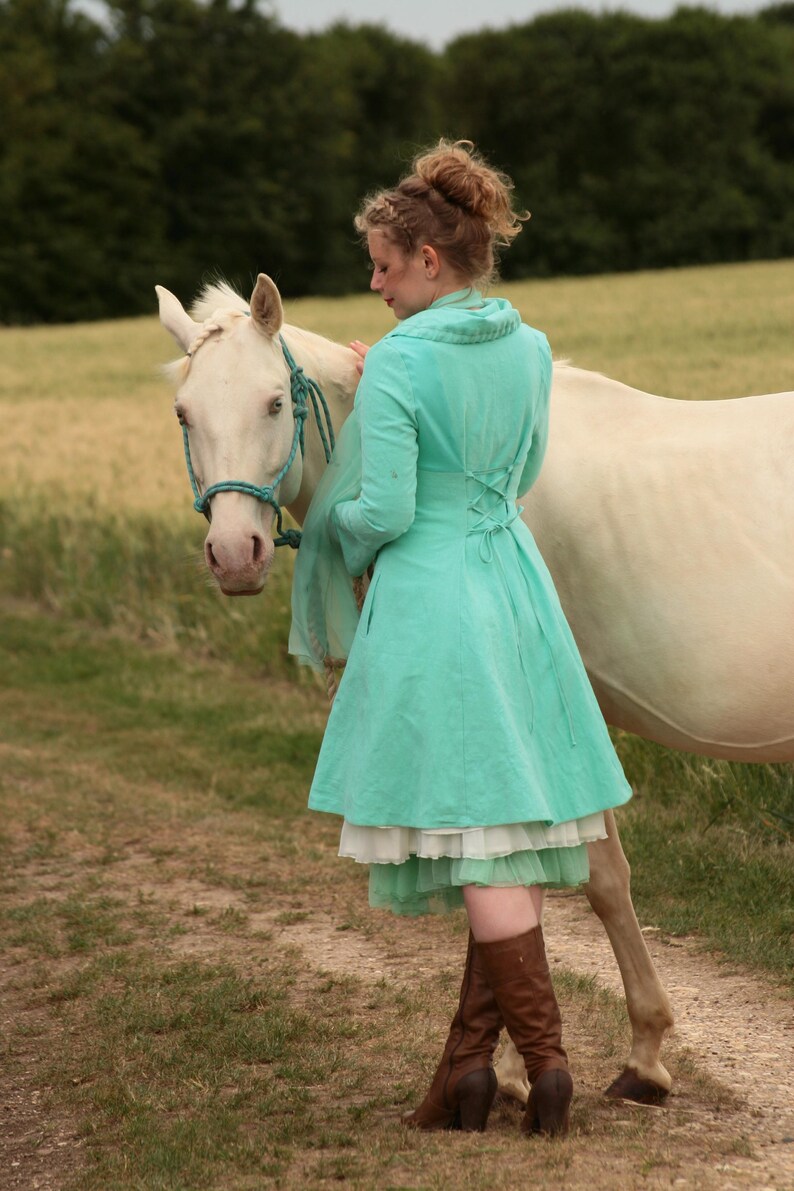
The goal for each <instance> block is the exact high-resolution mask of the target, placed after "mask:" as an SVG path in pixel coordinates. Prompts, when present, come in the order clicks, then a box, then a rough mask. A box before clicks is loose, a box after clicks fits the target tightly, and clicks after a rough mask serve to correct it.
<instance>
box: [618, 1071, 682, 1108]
mask: <svg viewBox="0 0 794 1191" xmlns="http://www.w3.org/2000/svg"><path fill="white" fill-rule="evenodd" d="M668 1091H669V1089H668V1088H663V1087H661V1086H660V1085H659V1084H658V1083H653V1081H652V1080H650V1079H643V1078H642V1076H640V1075H638V1074H637V1072H636V1071H632V1069H631V1067H624V1068H623V1070H622V1071H621V1073H620V1075H619V1076H618V1077H617V1079H616V1080H615V1081H614V1083H611V1084H610V1085H609V1087H608V1088H607V1090H606V1091H605V1092H604V1095H605V1096H609V1097H610V1099H612V1100H633V1101H634V1102H635V1104H662V1103H663V1102H664V1101H665V1100H666V1099H667V1094H668Z"/></svg>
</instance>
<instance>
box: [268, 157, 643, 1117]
mask: <svg viewBox="0 0 794 1191" xmlns="http://www.w3.org/2000/svg"><path fill="white" fill-rule="evenodd" d="M510 189H511V184H510V182H509V180H508V179H507V178H505V177H504V176H503V175H501V174H499V173H497V172H496V171H495V170H493V169H491V168H490V167H489V166H488V165H487V164H486V163H485V162H484V161H483V160H482V159H481V158H480V157H479V156H478V155H477V154H476V153H475V152H474V151H473V147H472V146H471V144H470V143H469V142H465V141H459V142H456V143H454V144H452V143H449V142H444V141H442V142H441V143H440V144H439V145H438V146H437V147H436V148H435V149H433V150H431V151H429V152H427V153H424V154H423V155H421V156H419V157H418V158H417V159H416V160H415V162H414V164H413V169H412V172H411V173H410V174H409V175H408V176H407V177H405V178H404V179H403V180H402V181H401V182H400V183H399V184H398V186H397V187H396V188H395V189H393V190H387V191H383V192H381V193H379V194H376V195H374V196H371V197H370V198H369V199H367V200H366V202H365V203H364V205H363V207H362V209H361V211H360V213H359V215H358V217H357V220H356V227H357V229H358V230H359V232H360V233H361V234H362V236H364V237H366V241H367V245H368V248H369V253H370V256H371V258H372V263H373V269H374V272H373V278H372V285H371V288H372V289H373V290H374V291H375V292H376V293H378V294H380V296H381V298H382V299H383V300H384V301H385V302H386V304H387V305H388V306H389V307H390V308H391V309H392V311H393V312H394V314H395V316H396V318H397V319H398V320H399V322H398V325H397V327H396V328H395V329H394V330H393V331H391V332H390V333H389V334H387V335H386V336H385V337H384V338H383V339H382V340H381V341H380V342H379V343H377V344H376V345H375V346H374V347H373V348H371V349H370V350H369V352H368V353H367V354H366V361H365V363H364V366H363V375H362V380H361V383H360V385H359V389H358V393H357V396H356V410H355V415H354V417H353V420H352V421H351V422H350V424H349V425H348V424H346V427H345V431H346V432H347V433H346V437H344V438H343V439H342V440H340V444H339V447H338V449H337V453H336V456H335V459H334V464H333V466H332V468H330V469H329V472H328V474H327V477H326V481H325V483H324V485H322V486H321V489H320V490H319V491H318V494H317V497H316V498H315V501H314V502H313V506H312V510H311V515H310V518H309V519H307V525H306V526H305V531H306V532H305V536H304V543H303V545H302V546H301V550H300V551H299V553H298V563H297V570H296V584H295V592H296V603H295V620H294V631H293V639H292V642H291V648H293V651H294V652H298V653H301V654H303V655H304V656H306V655H308V654H310V653H311V652H312V647H313V648H314V652H315V660H319V658H318V656H317V646H318V644H319V643H320V639H322V641H323V642H325V643H327V642H328V641H330V640H334V641H336V642H337V646H336V648H337V650H339V649H342V650H345V649H346V647H345V646H344V644H342V645H341V646H340V645H339V644H338V640H339V636H340V634H338V633H337V634H336V636H335V635H334V633H335V630H334V625H333V624H329V623H326V624H322V623H320V622H322V621H323V618H325V621H326V622H332V621H334V620H335V619H338V610H339V601H338V598H337V597H336V596H333V597H332V596H329V592H332V591H333V589H334V583H333V582H329V581H327V574H328V573H329V572H326V579H325V580H320V579H318V571H317V569H316V568H315V566H314V564H313V561H312V560H313V559H316V557H317V549H318V543H319V544H320V545H319V550H320V553H322V551H323V549H326V550H330V551H333V549H336V550H337V558H338V559H339V560H343V561H344V566H345V568H346V571H347V573H348V574H349V575H352V576H357V575H361V574H363V573H364V572H366V571H367V569H368V568H371V567H373V564H374V571H373V572H372V580H371V583H370V586H369V590H368V592H367V597H366V601H365V603H364V606H363V610H362V613H361V618H360V622H359V623H358V628H357V630H356V631H355V636H354V639H353V641H352V647H351V648H350V651H349V659H348V662H347V667H346V670H345V676H344V681H343V682H342V684H341V686H340V689H339V693H338V695H337V697H336V699H335V702H334V705H333V708H332V710H331V715H330V718H329V721H328V727H327V730H326V733H325V738H324V741H323V745H322V749H321V752H320V757H319V760H318V764H317V770H316V773H315V776H314V781H313V784H312V789H311V795H310V800H309V805H310V806H311V807H312V808H314V809H315V810H321V811H329V812H332V813H334V814H339V815H342V816H344V824H343V827H342V838H341V846H340V855H343V856H349V857H352V858H353V859H355V860H357V861H359V862H361V863H367V864H369V865H370V866H371V867H370V904H371V905H373V906H381V907H388V908H390V909H392V910H394V911H395V912H396V913H403V914H422V913H426V912H429V911H432V910H435V909H445V908H449V907H451V906H456V905H461V904H462V905H465V908H466V911H467V913H468V917H469V925H470V928H471V930H470V936H469V949H468V955H467V960H466V968H465V971H464V976H463V984H462V987H461V995H460V1003H459V1006H458V1010H457V1013H456V1015H455V1018H454V1020H453V1022H452V1026H451V1029H450V1034H449V1038H448V1041H447V1045H446V1048H445V1051H444V1055H443V1058H442V1061H441V1064H440V1065H439V1068H438V1071H437V1072H436V1076H435V1078H434V1080H433V1083H432V1085H431V1088H430V1090H429V1091H428V1094H427V1096H426V1097H425V1100H424V1102H423V1103H422V1104H421V1105H420V1107H419V1108H418V1109H416V1110H415V1111H414V1112H413V1113H411V1114H409V1115H408V1116H407V1117H406V1118H405V1120H406V1123H408V1124H410V1125H413V1126H415V1127H417V1128H423V1129H434V1128H444V1127H449V1126H452V1125H456V1124H457V1125H460V1126H461V1127H463V1128H464V1129H472V1130H481V1129H484V1128H485V1124H486V1120H487V1117H488V1113H489V1110H490V1107H491V1103H492V1101H493V1097H494V1095H495V1091H496V1077H495V1075H494V1072H493V1051H494V1048H495V1046H496V1043H497V1040H498V1038H499V1033H500V1030H501V1028H502V1025H503V1024H504V1025H506V1026H507V1029H508V1031H509V1032H510V1035H511V1037H512V1038H513V1041H514V1042H515V1044H516V1046H517V1048H518V1050H519V1053H520V1054H521V1055H522V1057H523V1058H524V1061H525V1064H526V1068H527V1074H528V1078H529V1081H530V1084H531V1092H530V1098H529V1103H528V1106H527V1113H526V1117H525V1128H526V1129H527V1131H530V1132H541V1133H547V1134H557V1133H562V1132H565V1131H566V1129H567V1127H568V1114H569V1105H570V1101H571V1096H572V1090H573V1085H572V1081H571V1076H570V1073H569V1071H568V1063H567V1057H566V1053H565V1050H564V1049H563V1046H562V1038H561V1022H560V1014H559V1009H558V1007H557V1002H556V999H555V996H554V991H553V988H552V984H551V980H550V976H549V968H548V964H547V962H546V956H545V951H544V945H543V933H542V929H541V913H542V907H543V895H544V890H545V889H546V888H548V887H550V886H551V887H558V886H570V885H576V884H578V883H580V882H582V881H585V880H587V877H588V875H589V870H588V863H587V851H586V844H587V842H588V841H591V840H595V839H601V838H604V836H605V834H606V832H605V829H604V820H603V811H604V810H605V809H607V808H608V807H614V806H617V805H619V804H621V803H623V802H625V801H626V800H627V799H628V798H629V797H630V794H631V790H630V787H629V786H628V784H627V782H626V780H625V777H624V776H623V773H622V770H621V768H620V764H619V762H618V760H617V757H616V755H615V753H614V750H613V748H612V745H611V743H610V740H609V736H608V734H607V730H606V727H605V724H604V721H603V719H602V717H601V715H600V712H599V710H598V706H597V704H596V702H595V698H594V696H593V693H592V690H591V687H590V684H589V682H588V679H587V676H586V674H585V672H584V667H583V665H582V662H581V659H580V657H579V654H578V652H577V650H576V646H575V644H574V642H573V638H572V636H571V633H570V630H569V628H568V625H567V623H566V621H565V618H564V616H563V613H562V611H561V609H560V605H559V601H558V598H557V595H556V592H555V590H554V587H553V584H552V581H551V578H550V576H549V573H548V571H547V569H546V567H545V565H544V563H543V561H542V559H541V557H540V555H539V553H538V550H537V547H536V546H535V543H534V540H533V538H532V535H531V534H530V532H529V530H528V529H527V527H526V526H525V525H524V523H523V522H522V521H521V520H520V518H519V512H520V508H519V507H518V506H517V505H516V498H517V496H518V495H519V494H520V493H523V492H526V491H527V489H528V488H529V487H530V486H531V484H532V483H533V482H534V480H535V479H536V477H537V475H538V472H539V470H540V466H541V462H542V459H543V454H544V450H545V445H546V437H547V429H548V402H549V393H550V387H551V355H550V351H549V347H548V344H547V342H546V339H545V337H544V336H543V335H542V334H541V333H540V332H538V331H535V330H533V329H531V328H530V327H528V326H525V325H523V324H522V323H521V320H520V317H519V315H518V313H517V312H516V311H515V310H514V309H513V308H512V307H511V306H510V304H509V303H508V302H506V301H504V300H502V299H484V298H483V297H482V294H481V292H480V289H479V288H478V287H479V286H482V285H483V284H486V283H487V282H488V281H489V280H490V278H491V275H492V273H493V269H494V250H495V248H496V247H497V246H500V245H507V244H509V243H510V241H511V240H512V238H513V237H514V236H515V235H516V234H517V233H518V232H519V231H520V228H521V222H520V220H521V218H522V217H520V216H517V215H516V213H515V212H514V211H513V208H512V205H511V196H510ZM354 346H356V347H357V350H359V354H361V355H362V357H363V355H364V354H365V351H366V349H364V348H363V345H354ZM358 452H360V459H359V456H358V454H357V453H358ZM335 469H336V470H335ZM345 497H347V499H346V498H345ZM302 556H303V557H302ZM330 566H331V568H332V566H333V564H330ZM308 621H311V624H308V623H307V622H308ZM342 635H343V634H342ZM307 640H310V642H311V645H309V646H307V645H306V644H305V642H306V641H307ZM326 647H327V646H326V645H322V647H321V651H320V653H322V650H323V649H325V648H326ZM330 652H333V650H330Z"/></svg>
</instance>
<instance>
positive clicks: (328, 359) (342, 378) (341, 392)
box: [282, 323, 359, 523]
mask: <svg viewBox="0 0 794 1191" xmlns="http://www.w3.org/2000/svg"><path fill="white" fill-rule="evenodd" d="M282 334H283V336H284V338H285V340H286V342H287V347H288V348H289V349H290V351H291V352H292V355H293V356H294V357H295V360H296V362H297V363H298V364H299V365H300V367H301V368H302V369H303V371H304V373H305V374H306V376H307V377H310V378H311V379H312V380H314V381H316V382H317V384H318V386H319V387H320V390H321V392H322V394H323V396H324V397H325V400H326V402H327V404H328V410H329V413H330V415H331V423H332V425H333V428H334V433H335V434H338V433H339V430H340V429H341V426H342V423H343V422H344V420H345V418H346V417H347V415H348V414H349V413H350V411H351V409H352V408H353V398H354V397H355V395H356V387H357V385H358V379H359V378H358V372H357V370H356V359H357V357H356V354H355V352H353V351H352V350H351V349H350V348H349V347H343V346H342V345H341V344H340V343H333V342H332V341H331V340H330V339H324V338H323V337H322V336H321V335H315V334H313V332H311V331H304V330H303V329H302V328H301V327H293V326H290V325H289V323H285V325H284V327H283V328H282ZM325 467H326V459H325V451H324V448H323V444H322V439H321V438H320V433H319V431H318V429H317V425H316V423H315V420H314V416H313V414H312V412H311V411H310V412H309V416H308V418H307V420H306V450H305V454H304V458H303V481H302V483H301V487H300V491H299V493H298V496H297V498H296V499H295V500H294V501H292V502H291V503H290V506H289V511H290V513H291V514H292V516H293V517H294V518H295V519H296V521H298V522H299V523H302V522H303V518H304V517H305V515H306V510H307V509H308V507H309V501H310V500H311V498H312V496H313V495H314V490H315V488H316V487H317V484H318V483H319V480H320V476H321V475H322V474H323V471H324V470H325Z"/></svg>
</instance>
